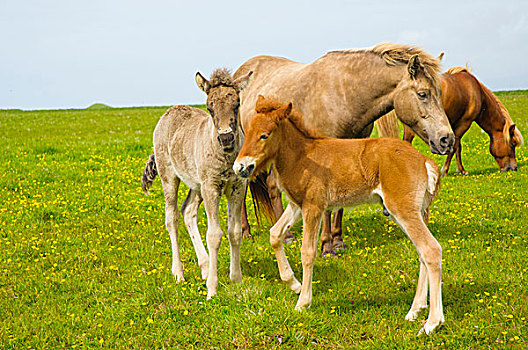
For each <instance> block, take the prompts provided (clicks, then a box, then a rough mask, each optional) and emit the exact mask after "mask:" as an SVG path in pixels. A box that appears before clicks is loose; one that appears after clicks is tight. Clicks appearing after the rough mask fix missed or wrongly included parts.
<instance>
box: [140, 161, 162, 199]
mask: <svg viewBox="0 0 528 350" xmlns="http://www.w3.org/2000/svg"><path fill="white" fill-rule="evenodd" d="M156 175H158V168H157V167H156V158H155V157H154V153H152V154H151V155H150V157H149V159H148V160H147V165H146V166H145V170H143V178H142V180H141V187H143V192H145V194H146V195H148V194H149V188H150V186H152V181H154V179H155V178H156Z"/></svg>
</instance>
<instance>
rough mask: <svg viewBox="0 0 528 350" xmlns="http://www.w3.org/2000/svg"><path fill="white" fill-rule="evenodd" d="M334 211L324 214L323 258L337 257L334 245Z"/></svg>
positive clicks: (322, 232) (322, 234)
mask: <svg viewBox="0 0 528 350" xmlns="http://www.w3.org/2000/svg"><path fill="white" fill-rule="evenodd" d="M331 226H332V211H331V210H326V211H325V212H324V214H323V226H322V230H321V256H323V257H324V256H336V255H337V254H336V252H335V250H334V246H333V245H332V227H331Z"/></svg>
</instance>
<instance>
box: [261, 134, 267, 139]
mask: <svg viewBox="0 0 528 350" xmlns="http://www.w3.org/2000/svg"><path fill="white" fill-rule="evenodd" d="M268 137H269V135H267V134H262V135H260V139H261V140H267V139H268Z"/></svg>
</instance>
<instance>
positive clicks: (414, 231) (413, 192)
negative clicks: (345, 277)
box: [233, 96, 444, 334]
mask: <svg viewBox="0 0 528 350" xmlns="http://www.w3.org/2000/svg"><path fill="white" fill-rule="evenodd" d="M303 119H304V118H302V117H301V115H300V114H298V113H296V112H294V111H293V112H292V103H291V102H290V103H289V104H288V105H284V104H280V103H278V102H277V101H275V100H269V99H265V98H263V97H262V96H259V97H258V100H257V104H256V115H254V117H253V118H252V119H251V121H250V122H249V124H248V125H247V126H246V133H245V140H244V145H243V146H242V149H241V150H240V153H239V154H238V157H237V159H236V161H235V164H234V165H233V169H234V170H235V172H236V173H237V174H239V175H240V176H243V177H251V176H253V175H254V174H258V173H259V172H260V171H262V170H263V169H266V168H267V167H268V166H269V165H270V164H273V172H274V174H275V176H276V178H277V180H278V181H279V183H280V185H281V187H282V188H283V189H284V191H285V192H286V194H287V195H288V197H289V198H290V200H291V201H290V203H289V204H288V207H287V208H286V211H285V212H284V213H283V214H282V216H281V217H280V219H279V220H278V221H277V223H276V224H275V226H273V227H272V229H271V230H270V241H271V245H272V246H273V249H274V251H275V255H276V257H277V263H278V265H279V272H280V276H281V279H282V280H283V281H285V282H286V283H287V284H288V285H289V286H290V288H291V289H292V290H293V291H295V292H297V293H298V292H299V291H300V293H301V294H300V296H299V300H298V301H297V305H296V307H295V308H296V309H297V310H302V309H304V308H307V307H309V306H310V304H311V301H312V276H313V264H314V261H315V257H316V255H317V235H318V233H319V226H320V224H321V217H322V215H323V213H324V211H325V210H328V209H330V208H335V207H344V206H353V205H358V204H362V203H380V202H381V203H383V204H384V206H385V208H386V210H387V211H388V213H389V215H390V216H391V217H392V218H393V219H394V221H395V222H397V223H398V224H399V225H400V227H401V228H402V229H403V231H404V232H405V233H406V234H407V235H408V236H409V238H410V239H411V240H412V241H413V243H414V245H415V246H416V249H417V250H418V255H419V257H420V273H419V277H418V286H417V290H416V295H415V298H414V301H413V304H412V306H411V309H410V311H409V312H408V314H407V316H406V317H405V318H406V319H407V320H415V319H416V317H417V316H418V312H419V311H420V310H422V309H424V308H426V307H427V289H428V283H429V288H430V291H431V297H430V302H431V303H430V304H431V305H430V306H431V307H430V309H429V317H428V319H427V322H426V323H425V325H424V327H423V330H421V331H424V332H425V333H426V334H430V333H431V332H433V331H434V330H435V329H436V328H437V327H439V326H440V325H441V324H442V323H443V322H444V315H443V309H442V293H441V266H442V248H441V247H440V245H439V244H438V242H437V241H436V239H435V238H434V237H433V236H432V235H431V232H430V231H429V229H428V228H427V221H428V216H429V206H430V204H431V202H432V200H433V199H434V197H435V196H436V194H437V192H438V190H439V187H440V171H439V170H438V167H437V166H436V164H435V163H434V162H433V161H432V160H430V159H428V158H426V157H425V156H423V155H421V154H420V153H419V152H418V151H417V150H415V149H414V148H413V147H412V146H411V145H409V144H408V143H407V142H404V141H401V140H398V139H392V138H378V139H362V140H342V139H335V138H329V137H323V136H318V135H317V134H316V133H315V132H313V131H312V130H309V129H307V128H306V127H305V126H304V123H303ZM301 216H302V219H303V240H302V246H301V259H302V265H303V280H302V286H301V285H300V284H299V282H298V281H297V280H296V279H295V277H294V274H293V271H292V269H291V267H290V264H289V263H288V260H287V258H286V255H285V254H284V250H283V247H282V241H283V238H284V234H285V232H286V231H287V230H288V229H289V228H290V227H291V225H293V224H295V223H296V222H297V221H298V220H299V219H300V218H301ZM421 331H420V332H421Z"/></svg>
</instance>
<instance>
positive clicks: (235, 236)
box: [226, 181, 247, 283]
mask: <svg viewBox="0 0 528 350" xmlns="http://www.w3.org/2000/svg"><path fill="white" fill-rule="evenodd" d="M246 188H247V185H246V183H245V182H242V181H236V182H235V183H233V184H232V185H231V186H230V188H229V191H226V196H227V233H228V236H229V244H230V248H231V263H230V269H229V277H230V278H231V281H233V282H234V283H242V272H241V270H240V241H241V240H242V226H241V208H242V205H243V203H244V201H245V198H246Z"/></svg>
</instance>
